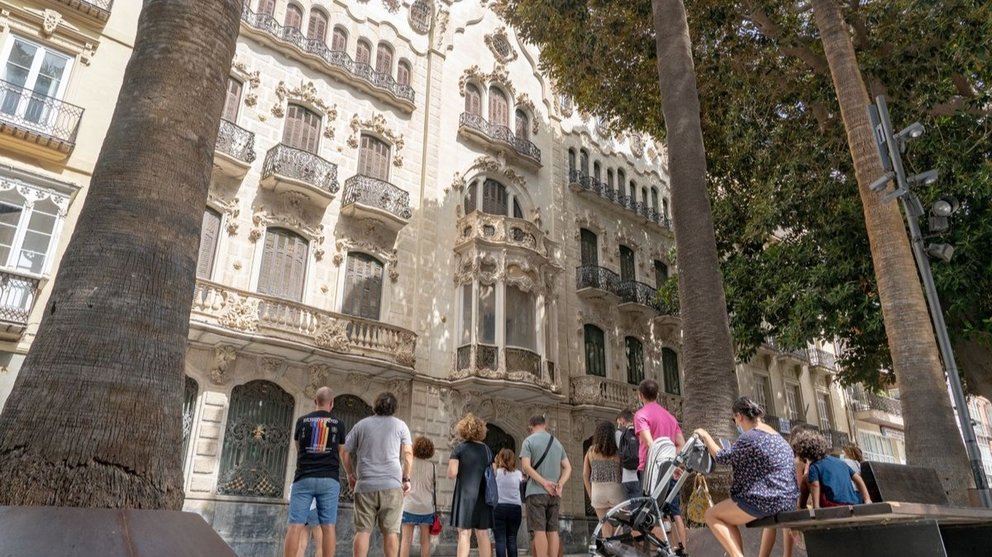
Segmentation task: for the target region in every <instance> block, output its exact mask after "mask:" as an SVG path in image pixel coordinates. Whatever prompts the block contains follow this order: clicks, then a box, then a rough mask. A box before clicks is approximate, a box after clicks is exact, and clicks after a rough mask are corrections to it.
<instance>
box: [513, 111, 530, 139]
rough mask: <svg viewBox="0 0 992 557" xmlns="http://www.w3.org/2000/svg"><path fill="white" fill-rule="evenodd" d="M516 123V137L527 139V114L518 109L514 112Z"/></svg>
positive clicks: (528, 123)
mask: <svg viewBox="0 0 992 557" xmlns="http://www.w3.org/2000/svg"><path fill="white" fill-rule="evenodd" d="M516 123H517V130H516V136H517V137H519V138H520V139H527V137H528V133H527V128H528V127H529V126H530V122H529V121H528V118H527V113H526V112H524V111H523V110H519V109H518V110H517V112H516Z"/></svg>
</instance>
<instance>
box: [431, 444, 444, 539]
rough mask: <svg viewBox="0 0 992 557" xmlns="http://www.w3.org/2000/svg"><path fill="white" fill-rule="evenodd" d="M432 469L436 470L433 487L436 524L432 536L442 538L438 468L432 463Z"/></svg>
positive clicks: (432, 525)
mask: <svg viewBox="0 0 992 557" xmlns="http://www.w3.org/2000/svg"><path fill="white" fill-rule="evenodd" d="M431 468H433V469H434V485H433V486H431V487H432V489H431V497H432V498H433V499H434V522H432V523H431V535H432V536H440V535H441V528H442V526H441V513H439V512H437V466H435V465H434V463H433V462H432V463H431Z"/></svg>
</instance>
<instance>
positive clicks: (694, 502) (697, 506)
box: [685, 474, 713, 524]
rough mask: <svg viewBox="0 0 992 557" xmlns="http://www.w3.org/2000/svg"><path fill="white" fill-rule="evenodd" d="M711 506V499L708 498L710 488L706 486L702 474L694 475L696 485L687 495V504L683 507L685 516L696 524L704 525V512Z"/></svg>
mask: <svg viewBox="0 0 992 557" xmlns="http://www.w3.org/2000/svg"><path fill="white" fill-rule="evenodd" d="M712 506H713V498H712V497H710V488H709V486H708V485H706V478H704V477H703V475H702V474H696V485H695V487H694V488H693V490H692V494H691V495H689V503H688V504H687V505H686V507H685V516H686V518H688V519H689V520H690V521H691V522H694V523H696V524H705V523H706V511H707V510H709V508H710V507H712Z"/></svg>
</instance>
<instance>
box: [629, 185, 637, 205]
mask: <svg viewBox="0 0 992 557" xmlns="http://www.w3.org/2000/svg"><path fill="white" fill-rule="evenodd" d="M636 203H637V182H635V181H633V180H631V181H630V205H629V206H630V207H633V206H634V205H635V204H636Z"/></svg>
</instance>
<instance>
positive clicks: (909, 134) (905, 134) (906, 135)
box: [896, 122, 923, 141]
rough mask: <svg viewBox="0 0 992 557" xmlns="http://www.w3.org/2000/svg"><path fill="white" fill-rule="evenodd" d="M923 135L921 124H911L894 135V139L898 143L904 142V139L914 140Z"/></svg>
mask: <svg viewBox="0 0 992 557" xmlns="http://www.w3.org/2000/svg"><path fill="white" fill-rule="evenodd" d="M921 135H923V124H921V123H919V122H913V123H912V124H910V125H908V126H906V127H905V128H903V130H902V131H901V132H899V133H897V134H896V137H897V138H898V139H899V140H900V141H905V140H906V139H916V138H917V137H920V136H921Z"/></svg>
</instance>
